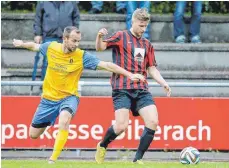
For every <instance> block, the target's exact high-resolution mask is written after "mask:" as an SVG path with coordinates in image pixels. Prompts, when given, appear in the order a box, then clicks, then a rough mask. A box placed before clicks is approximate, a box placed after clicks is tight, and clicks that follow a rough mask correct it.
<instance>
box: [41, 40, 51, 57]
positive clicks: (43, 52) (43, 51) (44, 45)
mask: <svg viewBox="0 0 229 168" xmlns="http://www.w3.org/2000/svg"><path fill="white" fill-rule="evenodd" d="M50 43H51V42H46V43H43V44H41V45H40V53H41V54H42V55H46V53H47V50H48V46H49V45H50Z"/></svg>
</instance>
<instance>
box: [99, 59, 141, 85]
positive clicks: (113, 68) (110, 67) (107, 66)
mask: <svg viewBox="0 0 229 168" xmlns="http://www.w3.org/2000/svg"><path fill="white" fill-rule="evenodd" d="M97 69H104V70H107V71H110V72H114V73H117V74H122V75H124V76H126V77H128V78H130V79H131V80H133V81H138V80H141V81H145V77H144V76H143V75H141V74H133V73H131V72H128V71H127V70H125V69H123V68H121V67H120V66H118V65H116V64H114V63H112V62H105V61H100V62H99V64H98V65H97Z"/></svg>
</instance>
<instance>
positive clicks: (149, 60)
mask: <svg viewBox="0 0 229 168" xmlns="http://www.w3.org/2000/svg"><path fill="white" fill-rule="evenodd" d="M104 42H107V48H112V58H113V63H115V64H117V65H119V66H120V67H122V68H124V69H126V70H127V71H129V72H132V73H139V74H142V75H144V76H145V78H146V77H147V68H148V67H150V66H156V65H157V63H156V59H155V55H154V49H153V46H152V44H151V43H150V42H149V41H148V40H147V39H146V38H143V37H142V38H136V37H135V36H134V35H132V33H131V31H130V30H124V31H118V32H116V33H114V34H113V35H112V36H111V37H109V38H106V39H105V40H104ZM111 85H112V88H113V89H148V83H147V81H145V82H142V81H131V80H130V79H129V78H127V77H125V76H123V75H119V74H115V73H113V74H112V76H111Z"/></svg>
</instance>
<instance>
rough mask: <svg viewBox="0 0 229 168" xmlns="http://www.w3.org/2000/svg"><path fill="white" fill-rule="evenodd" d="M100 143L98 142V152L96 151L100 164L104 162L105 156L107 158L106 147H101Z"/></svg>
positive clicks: (96, 159)
mask: <svg viewBox="0 0 229 168" xmlns="http://www.w3.org/2000/svg"><path fill="white" fill-rule="evenodd" d="M100 143H101V142H99V143H98V144H97V147H96V153H95V161H96V162H97V163H98V164H101V163H103V162H104V158H105V154H106V149H105V148H104V147H101V146H100Z"/></svg>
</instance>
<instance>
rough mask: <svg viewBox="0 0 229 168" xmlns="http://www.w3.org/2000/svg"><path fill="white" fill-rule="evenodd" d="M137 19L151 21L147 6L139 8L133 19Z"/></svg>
mask: <svg viewBox="0 0 229 168" xmlns="http://www.w3.org/2000/svg"><path fill="white" fill-rule="evenodd" d="M135 19H137V20H140V21H150V14H149V13H148V10H147V9H146V8H137V9H136V10H135V11H134V13H133V15H132V21H133V20H135Z"/></svg>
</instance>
